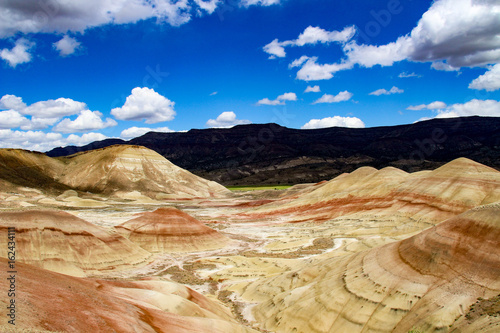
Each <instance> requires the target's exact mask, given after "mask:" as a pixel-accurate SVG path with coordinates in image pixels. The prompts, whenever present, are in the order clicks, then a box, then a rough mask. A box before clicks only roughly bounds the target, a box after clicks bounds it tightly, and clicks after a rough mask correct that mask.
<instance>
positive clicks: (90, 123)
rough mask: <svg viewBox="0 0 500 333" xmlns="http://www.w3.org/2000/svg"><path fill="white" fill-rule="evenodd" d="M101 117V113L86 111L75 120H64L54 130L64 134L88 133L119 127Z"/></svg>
mask: <svg viewBox="0 0 500 333" xmlns="http://www.w3.org/2000/svg"><path fill="white" fill-rule="evenodd" d="M101 117H102V113H100V112H99V111H90V110H84V111H82V112H81V113H80V115H79V116H78V117H77V118H76V119H75V120H70V119H69V118H65V119H63V120H62V121H61V122H60V123H59V124H57V125H56V126H55V127H54V128H53V130H54V131H56V132H63V133H73V132H88V131H94V130H99V129H103V128H106V127H112V126H116V125H117V123H116V121H115V120H113V119H111V118H107V119H106V121H103V120H102V119H101Z"/></svg>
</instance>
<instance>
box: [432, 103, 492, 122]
mask: <svg viewBox="0 0 500 333" xmlns="http://www.w3.org/2000/svg"><path fill="white" fill-rule="evenodd" d="M469 116H488V117H500V101H495V100H491V99H490V100H478V99H473V100H471V101H469V102H467V103H464V104H453V105H451V106H449V107H447V108H445V109H440V110H438V111H437V115H436V118H454V117H469Z"/></svg>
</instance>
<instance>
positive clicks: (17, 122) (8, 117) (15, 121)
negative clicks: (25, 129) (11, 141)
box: [0, 110, 30, 129]
mask: <svg viewBox="0 0 500 333" xmlns="http://www.w3.org/2000/svg"><path fill="white" fill-rule="evenodd" d="M29 122H30V121H29V120H28V119H27V118H26V117H24V116H23V115H21V114H20V113H19V112H17V111H14V110H7V111H0V128H2V129H7V128H16V127H20V126H23V125H27V124H29Z"/></svg>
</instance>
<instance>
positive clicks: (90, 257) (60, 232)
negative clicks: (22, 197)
mask: <svg viewBox="0 0 500 333" xmlns="http://www.w3.org/2000/svg"><path fill="white" fill-rule="evenodd" d="M9 227H15V228H16V259H17V260H19V261H22V262H25V263H28V264H32V265H35V266H38V267H41V268H45V269H48V270H52V271H56V272H61V273H65V274H70V275H74V276H85V275H87V274H94V273H98V272H100V271H109V270H116V269H126V268H131V267H134V266H137V265H144V264H146V263H147V262H148V260H149V259H150V258H151V254H150V253H149V252H147V251H146V250H144V249H142V248H140V247H139V246H137V245H136V244H134V243H132V242H130V241H129V240H128V239H126V238H124V237H122V236H120V235H118V234H116V233H109V232H108V231H107V230H106V229H103V228H101V227H98V226H96V225H94V224H92V223H89V222H87V221H85V220H82V219H80V218H78V217H76V216H74V215H71V214H69V213H66V212H60V211H40V210H27V211H18V212H0V246H1V249H0V257H7V242H8V239H7V233H8V231H7V228H9Z"/></svg>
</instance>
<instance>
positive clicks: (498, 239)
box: [243, 203, 500, 332]
mask: <svg viewBox="0 0 500 333" xmlns="http://www.w3.org/2000/svg"><path fill="white" fill-rule="evenodd" d="M499 249H500V204H499V203H494V204H490V205H485V206H481V207H478V208H474V209H472V210H470V211H467V212H466V213H464V214H461V215H459V216H456V217H453V218H451V219H449V220H447V221H444V222H442V223H440V224H438V225H437V226H435V227H432V228H430V229H427V230H425V231H423V232H421V233H419V234H417V235H415V236H413V237H411V238H408V239H406V240H403V241H399V242H394V243H390V244H387V245H384V246H381V247H378V248H375V249H371V250H368V251H364V252H360V253H356V254H354V255H348V256H342V257H332V258H330V259H325V260H322V261H321V262H316V263H315V265H311V267H308V266H306V267H305V268H302V269H299V270H297V271H294V272H290V273H286V274H280V275H278V276H276V277H272V278H268V279H266V280H264V281H258V282H255V283H251V284H249V285H248V286H247V288H246V289H245V292H244V293H243V297H244V298H246V299H248V300H253V301H261V302H262V303H261V304H259V305H257V306H256V307H255V308H254V311H253V313H254V316H255V318H256V320H257V321H258V322H261V323H263V326H264V328H266V329H268V330H272V331H276V332H408V331H410V330H411V329H412V328H417V329H419V330H420V331H422V332H442V331H447V330H448V328H449V327H450V326H451V325H453V324H454V323H455V321H456V320H459V319H460V318H461V316H464V315H465V314H466V312H467V309H469V307H470V305H471V304H472V303H474V302H475V301H476V299H477V298H478V297H483V298H489V297H493V296H496V295H498V294H499V292H500V279H499V276H500V252H499V251H500V250H499ZM484 320H486V321H487V320H491V321H492V323H493V324H494V320H495V319H494V317H491V318H490V319H488V318H486V319H484V318H483V321H484ZM467 323H468V322H467V321H466V320H463V321H462V322H461V325H462V326H460V327H461V328H462V329H465V328H466V327H467V325H468V324H467ZM472 323H473V321H471V322H469V324H472ZM482 325H483V326H484V327H487V326H488V323H482Z"/></svg>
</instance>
